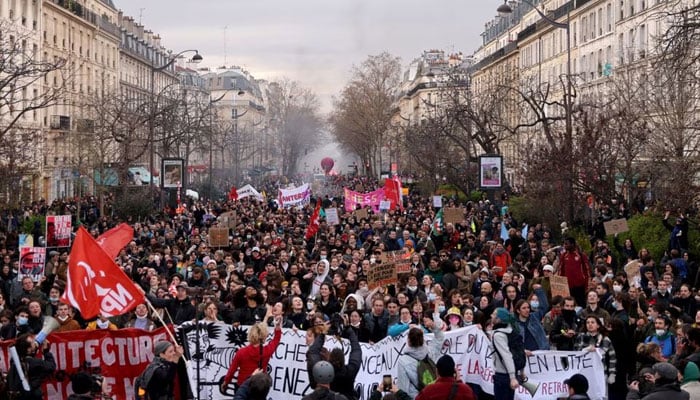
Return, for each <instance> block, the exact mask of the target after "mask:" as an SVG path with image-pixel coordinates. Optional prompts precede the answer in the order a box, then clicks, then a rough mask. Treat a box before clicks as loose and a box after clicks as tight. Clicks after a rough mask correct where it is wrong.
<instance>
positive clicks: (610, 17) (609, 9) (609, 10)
mask: <svg viewBox="0 0 700 400" xmlns="http://www.w3.org/2000/svg"><path fill="white" fill-rule="evenodd" d="M605 13H606V17H607V21H608V30H607V32H612V23H613V13H612V4H610V3H608V6H607V7H606V9H605Z"/></svg>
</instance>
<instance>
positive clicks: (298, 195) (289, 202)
mask: <svg viewBox="0 0 700 400" xmlns="http://www.w3.org/2000/svg"><path fill="white" fill-rule="evenodd" d="M310 200H311V190H310V189H309V184H308V183H305V184H303V185H301V186H297V187H295V188H291V189H281V188H280V190H279V196H278V201H279V203H280V207H292V206H299V205H304V204H307V203H308V202H309V201H310Z"/></svg>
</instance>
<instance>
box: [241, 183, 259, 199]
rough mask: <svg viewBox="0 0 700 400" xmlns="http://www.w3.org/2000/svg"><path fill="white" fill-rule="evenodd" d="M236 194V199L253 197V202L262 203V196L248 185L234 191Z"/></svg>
mask: <svg viewBox="0 0 700 400" xmlns="http://www.w3.org/2000/svg"><path fill="white" fill-rule="evenodd" d="M236 192H237V193H238V199H239V200H240V199H243V198H245V197H253V198H254V199H255V200H258V201H263V196H262V194H260V192H258V191H257V190H255V188H254V187H252V186H250V185H245V186H243V187H242V188H240V189H238V190H237V191H236Z"/></svg>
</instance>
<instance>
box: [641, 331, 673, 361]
mask: <svg viewBox="0 0 700 400" xmlns="http://www.w3.org/2000/svg"><path fill="white" fill-rule="evenodd" d="M644 343H656V344H658V345H659V347H661V355H662V356H664V358H669V357H671V356H672V355H674V354H676V337H675V336H674V335H673V333H671V332H670V331H666V332H664V334H663V335H661V336H658V335H656V334H653V335H651V336H649V337H647V338H646V339H645V340H644Z"/></svg>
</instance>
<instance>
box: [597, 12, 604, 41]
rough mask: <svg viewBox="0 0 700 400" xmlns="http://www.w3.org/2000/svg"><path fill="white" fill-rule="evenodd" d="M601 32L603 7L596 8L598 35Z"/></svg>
mask: <svg viewBox="0 0 700 400" xmlns="http://www.w3.org/2000/svg"><path fill="white" fill-rule="evenodd" d="M602 34H603V9H602V8H599V9H598V36H601V35H602Z"/></svg>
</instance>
